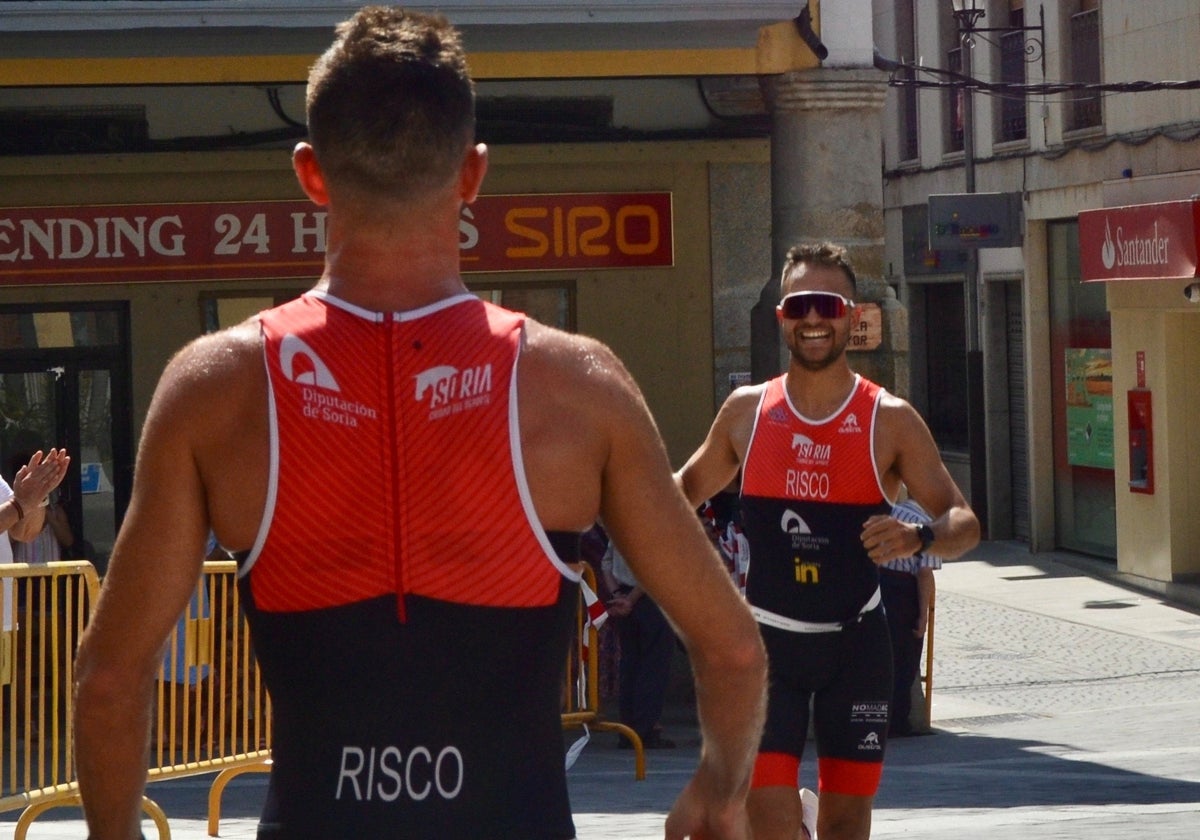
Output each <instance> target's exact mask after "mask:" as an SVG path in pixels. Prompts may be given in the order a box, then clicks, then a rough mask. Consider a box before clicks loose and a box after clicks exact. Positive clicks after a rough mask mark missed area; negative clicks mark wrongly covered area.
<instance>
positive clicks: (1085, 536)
mask: <svg viewBox="0 0 1200 840" xmlns="http://www.w3.org/2000/svg"><path fill="white" fill-rule="evenodd" d="M1048 258H1049V279H1050V318H1051V329H1050V335H1051V338H1050V359H1051V362H1050V364H1051V367H1050V383H1051V405H1052V411H1053V414H1054V418H1053V427H1054V511H1055V535H1056V545H1057V547H1059V548H1065V549H1069V550H1072V551H1080V552H1084V553H1087V554H1094V555H1097V556H1100V557H1108V558H1113V559H1115V558H1116V551H1117V533H1116V528H1117V515H1116V484H1115V478H1114V475H1115V473H1114V469H1113V467H1114V464H1113V457H1114V455H1113V397H1112V393H1111V373H1110V374H1109V377H1108V384H1109V389H1108V393H1105V392H1104V389H1102V388H1098V387H1092V386H1093V385H1094V384H1095V383H1097V382H1100V381H1102V380H1101V379H1100V378H1099V377H1091V376H1090V375H1089V374H1090V372H1091V370H1092V369H1093V368H1102V367H1103V366H1104V365H1105V364H1106V363H1107V364H1108V365H1109V366H1110V367H1109V370H1110V371H1111V363H1112V349H1111V348H1112V321H1111V318H1110V316H1109V313H1108V310H1107V303H1106V298H1105V289H1104V284H1103V283H1081V282H1080V270H1079V223H1078V222H1077V221H1075V220H1071V221H1064V222H1053V223H1051V224H1050V225H1049V226H1048Z"/></svg>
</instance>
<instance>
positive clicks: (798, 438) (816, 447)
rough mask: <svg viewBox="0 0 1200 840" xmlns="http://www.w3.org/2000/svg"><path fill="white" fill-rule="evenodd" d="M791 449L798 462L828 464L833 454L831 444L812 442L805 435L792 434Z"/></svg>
mask: <svg viewBox="0 0 1200 840" xmlns="http://www.w3.org/2000/svg"><path fill="white" fill-rule="evenodd" d="M792 451H794V452H795V453H796V461H797V463H800V464H828V463H829V459H830V457H832V455H833V446H832V445H830V444H828V443H813V442H812V438H810V437H808V436H807V435H802V434H793V435H792Z"/></svg>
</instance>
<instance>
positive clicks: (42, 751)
mask: <svg viewBox="0 0 1200 840" xmlns="http://www.w3.org/2000/svg"><path fill="white" fill-rule="evenodd" d="M236 572H237V565H236V563H234V562H233V561H215V562H214V561H210V562H206V563H205V564H204V571H203V575H202V577H201V579H200V581H199V583H198V584H197V587H196V591H195V594H194V595H193V597H192V599H191V602H190V603H189V604H188V606H187V609H186V610H185V612H184V614H183V616H182V617H181V618H180V621H179V623H178V625H177V626H176V627H175V629H174V630H173V631H172V633H171V637H170V639H169V640H168V642H167V646H166V652H165V655H164V658H163V664H162V669H161V671H160V673H159V680H158V684H157V687H156V696H155V707H156V712H155V716H154V723H153V725H152V728H151V732H150V766H149V770H148V779H149V782H150V783H153V782H155V781H160V780H163V779H169V778H179V777H182V776H192V775H200V774H204V773H216V774H217V775H216V778H215V779H214V781H213V783H212V785H211V787H210V789H209V800H208V833H209V834H210V835H211V836H213V837H216V836H217V834H218V828H219V821H220V811H221V795H222V793H223V791H224V789H225V787H226V785H228V783H229V782H230V781H232V780H233V779H234V778H236V777H237V776H239V775H241V774H243V773H259V772H268V771H269V770H270V767H271V704H270V700H269V698H268V696H267V692H266V686H265V685H264V684H263V682H262V677H261V675H260V673H259V670H258V666H257V663H256V662H255V661H254V658H253V655H252V653H251V650H250V637H249V632H248V629H247V627H246V623H245V621H244V619H243V617H242V615H241V612H240V604H239V596H238V589H237V585H236ZM583 574H584V583H585V585H587V587H588V588H589V590H590V591H591V592H593V593H594V592H595V589H596V578H595V574H594V573H593V571H592V570H591V568H590V567H585V568H584V572H583ZM99 590H100V582H99V578H98V576H97V574H96V570H95V568H94V567H93V566H92V565H91V564H90V563H89V562H87V561H85V560H72V561H63V562H56V563H47V564H43V565H33V564H25V563H12V564H5V565H0V593H2V596H3V597H0V719H2V727H0V730H2V731H0V736H2V737H0V812H6V811H15V810H21V811H22V813H21V816H20V817H19V818H18V820H17V824H16V831H15V834H14V840H25V837H26V834H27V832H28V830H29V827H30V825H31V824H32V823H33V822H34V821H35V820H36V819H37V818H38V817H39V816H40V815H41V814H43V813H45V812H46V811H48V810H50V809H53V808H58V807H65V806H78V805H79V803H80V799H79V783H78V777H77V774H76V767H75V762H74V742H73V737H72V731H71V720H72V717H73V708H72V706H73V702H74V700H73V696H72V685H73V683H74V676H75V648H76V645H77V644H78V642H79V636H80V634H81V632H82V631H83V628H84V627H85V626H86V624H87V621H88V618H89V616H90V614H91V610H92V608H93V606H94V605H95V603H96V599H97V597H98V595H99ZM576 615H577V620H576V632H577V637H576V638H577V646H574V647H575V649H574V650H573V651H572V653H571V655H570V656H569V657H568V660H567V677H566V685H565V686H564V691H563V697H564V700H563V703H564V704H563V712H562V725H563V728H564V729H567V728H585V727H586V728H588V729H589V730H590V731H613V732H620V733H622V734H623V735H624V736H625V737H626V738H628V739H629V740H630V741H631V742H632V743H633V745H634V757H635V775H636V778H637V779H639V780H641V779H644V778H645V776H646V761H645V752H644V749H643V747H642V742H641V739H640V738H639V737H638V735H637V733H636V732H635V731H633V730H632V729H630V728H629V727H627V726H625V725H624V724H621V723H617V722H615V721H609V720H605V719H604V717H603V716H602V715H601V712H600V699H599V653H600V639H599V632H598V630H597V627H596V625H595V624H594V623H593V622H592V620H590V617H589V611H588V602H587V599H586V598H585V597H584V595H583V594H582V593H581V595H580V598H579V605H578V607H577V611H576ZM142 807H143V810H144V811H145V813H146V814H147V815H148V816H149V817H150V818H151V819H152V820H153V821H154V823H155V826H156V827H157V828H158V832H159V837H160V838H161V840H169V838H170V836H171V831H170V826H169V824H168V822H167V817H166V814H165V813H164V812H163V810H162V809H161V808H160V807H159V806H158V805H157V804H156V803H155V802H154V801H153V800H152V799H150V798H149V797H148V796H147V797H145V798H144V799H143V802H142Z"/></svg>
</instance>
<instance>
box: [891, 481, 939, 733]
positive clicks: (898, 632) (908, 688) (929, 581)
mask: <svg viewBox="0 0 1200 840" xmlns="http://www.w3.org/2000/svg"><path fill="white" fill-rule="evenodd" d="M892 516H894V517H895V518H896V519H899V520H900V521H901V522H908V523H910V524H912V525H922V524H928V523H929V522H930V520H931V517H930V516H929V514H928V513H926V512H925V509H924V508H923V507H921V506H920V505H919V504H917V503H916V502H915V501H913V500H911V499H909V500H907V501H903V502H899V503H897V504H896V505H894V506H893V507H892ZM941 567H942V561H941V558H939V557H934V556H933V555H931V554H927V553H925V552H924V551H918V552H917V553H916V554H914V555H913V556H911V557H899V558H897V559H895V560H889V561H888V562H887V563H884V564H883V565H881V566H880V567H879V591H880V595H881V596H882V597H883V608H884V609H885V610H886V611H887V620H888V630H889V631H890V633H891V636H892V669H893V675H894V688H893V690H892V705H891V721H890V724H889V726H888V736H889V737H892V738H898V737H904V736H906V735H912V734H913V732H914V729H913V724H912V698H913V683H914V682H915V681H916V679H917V673H918V672H919V671H920V668H921V648H922V647H923V646H924V642H925V630H926V624H927V623H928V620H929V605H930V604H932V603H933V594H934V580H933V570H934V569H940V568H941Z"/></svg>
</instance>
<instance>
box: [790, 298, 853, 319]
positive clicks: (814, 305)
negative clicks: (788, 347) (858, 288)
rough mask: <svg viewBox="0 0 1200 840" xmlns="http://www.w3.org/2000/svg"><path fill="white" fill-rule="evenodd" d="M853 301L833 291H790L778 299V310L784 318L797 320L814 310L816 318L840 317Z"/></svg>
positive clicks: (851, 305) (850, 306)
mask: <svg viewBox="0 0 1200 840" xmlns="http://www.w3.org/2000/svg"><path fill="white" fill-rule="evenodd" d="M853 306H854V301H852V300H850V299H849V298H845V297H842V296H841V295H839V294H837V293H835V292H792V293H791V294H790V295H787V296H786V297H784V299H783V300H781V301H779V311H780V312H781V313H783V317H784V318H790V319H793V320H799V319H801V318H803V317H804V316H805V315H807V314H808V312H809V310H810V309H811V310H814V311H816V313H817V317H818V318H826V319H833V318H841V317H843V316H845V314H846V310H847V309H850V308H852V307H853Z"/></svg>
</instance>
